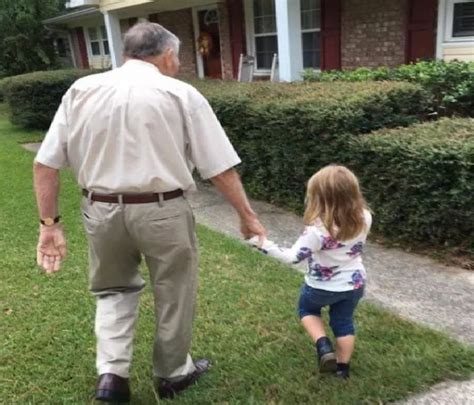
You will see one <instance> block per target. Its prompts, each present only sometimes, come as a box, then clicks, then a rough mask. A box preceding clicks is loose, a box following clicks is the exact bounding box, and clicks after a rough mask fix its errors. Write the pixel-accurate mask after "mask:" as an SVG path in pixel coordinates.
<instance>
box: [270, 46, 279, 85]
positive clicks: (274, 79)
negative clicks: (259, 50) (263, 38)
mask: <svg viewBox="0 0 474 405" xmlns="http://www.w3.org/2000/svg"><path fill="white" fill-rule="evenodd" d="M270 81H271V82H279V81H280V74H279V70H278V54H277V53H274V54H273V60H272V70H271V73H270Z"/></svg>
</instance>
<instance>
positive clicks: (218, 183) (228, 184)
mask: <svg viewBox="0 0 474 405" xmlns="http://www.w3.org/2000/svg"><path fill="white" fill-rule="evenodd" d="M210 180H211V181H212V183H213V184H214V186H215V187H216V188H217V189H218V190H219V192H220V193H221V194H222V195H223V196H224V197H225V198H226V200H227V201H229V203H230V204H231V205H232V206H233V207H234V209H235V210H236V211H237V214H238V215H239V218H240V231H241V233H242V235H243V237H244V238H245V239H249V238H251V237H252V236H258V237H259V239H260V242H263V240H264V238H265V237H266V234H267V231H266V229H265V228H264V226H263V225H262V224H261V223H260V221H259V220H258V218H257V214H256V213H255V212H254V211H253V209H252V207H251V206H250V203H249V200H248V198H247V195H246V194H245V190H244V186H243V185H242V182H241V181H240V176H239V174H238V173H237V171H236V170H235V169H229V170H226V171H225V172H223V173H221V174H218V175H217V176H214V177H212V178H211V179H210Z"/></svg>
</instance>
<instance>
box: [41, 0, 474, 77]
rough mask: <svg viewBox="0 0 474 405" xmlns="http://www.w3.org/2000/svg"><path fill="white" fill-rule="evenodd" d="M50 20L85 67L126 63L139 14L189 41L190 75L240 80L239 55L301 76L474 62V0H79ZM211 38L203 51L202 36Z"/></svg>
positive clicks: (263, 73)
mask: <svg viewBox="0 0 474 405" xmlns="http://www.w3.org/2000/svg"><path fill="white" fill-rule="evenodd" d="M68 6H69V8H70V9H69V10H68V11H67V12H66V13H64V14H62V15H59V16H57V17H54V18H50V19H48V20H46V21H45V22H44V23H45V24H46V26H48V27H49V28H50V29H52V30H54V31H55V32H56V36H57V39H56V45H57V49H58V53H61V55H62V57H63V58H64V59H65V60H67V59H68V56H69V59H70V61H71V64H72V65H74V66H76V67H79V68H87V67H93V68H105V67H110V66H113V67H116V66H119V65H120V64H121V63H122V56H121V47H122V35H123V33H124V32H125V31H126V30H127V29H128V28H129V27H130V26H131V25H133V24H135V23H136V22H137V21H140V20H149V21H154V22H158V23H160V24H162V25H163V26H165V27H166V28H168V29H169V30H170V31H172V32H174V33H175V34H176V35H177V36H178V37H179V38H180V39H181V41H182V47H181V60H182V75H183V76H186V77H200V78H203V77H213V78H224V79H229V78H235V77H236V76H237V71H238V64H239V58H240V55H241V54H247V55H251V56H254V58H255V69H254V76H255V77H257V78H258V77H260V78H265V77H268V76H269V74H270V69H271V66H272V60H273V55H274V54H278V60H279V76H280V79H281V80H283V81H292V80H298V79H299V78H300V77H301V72H302V71H303V69H306V68H312V69H321V70H328V69H353V68H357V67H361V66H367V67H376V66H397V65H400V64H403V63H408V62H412V61H416V60H418V59H434V58H438V59H444V60H453V59H458V60H464V61H474V0H122V1H119V0H72V1H70V2H69V3H68ZM203 38H207V39H210V47H209V48H208V49H207V50H208V52H202V51H203V50H204V51H205V50H206V49H204V48H203V47H202V46H200V45H202V42H199V41H201V40H202V39H203Z"/></svg>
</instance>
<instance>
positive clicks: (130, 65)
mask: <svg viewBox="0 0 474 405" xmlns="http://www.w3.org/2000/svg"><path fill="white" fill-rule="evenodd" d="M122 67H123V68H127V69H149V70H153V71H154V72H155V73H160V74H161V72H160V70H159V69H158V68H157V67H156V66H155V65H153V64H152V63H150V62H145V61H144V60H140V59H129V60H127V61H126V62H125V63H124V64H123V65H122Z"/></svg>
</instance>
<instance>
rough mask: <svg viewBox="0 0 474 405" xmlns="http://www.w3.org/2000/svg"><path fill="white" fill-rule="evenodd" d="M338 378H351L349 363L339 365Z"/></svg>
mask: <svg viewBox="0 0 474 405" xmlns="http://www.w3.org/2000/svg"><path fill="white" fill-rule="evenodd" d="M336 376H338V377H339V378H342V379H344V380H346V379H348V378H349V363H337V369H336Z"/></svg>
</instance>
